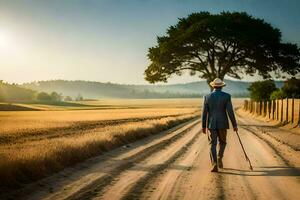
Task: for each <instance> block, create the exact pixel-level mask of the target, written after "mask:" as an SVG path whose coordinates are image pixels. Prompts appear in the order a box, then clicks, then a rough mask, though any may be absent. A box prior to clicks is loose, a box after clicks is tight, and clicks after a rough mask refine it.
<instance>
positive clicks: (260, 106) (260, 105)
mask: <svg viewBox="0 0 300 200" xmlns="http://www.w3.org/2000/svg"><path fill="white" fill-rule="evenodd" d="M261 112H262V103H261V101H259V113H258V114H259V115H261Z"/></svg>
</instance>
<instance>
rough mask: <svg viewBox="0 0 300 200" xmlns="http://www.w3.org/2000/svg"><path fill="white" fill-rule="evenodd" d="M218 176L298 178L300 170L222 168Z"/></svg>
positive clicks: (269, 167) (290, 168)
mask: <svg viewBox="0 0 300 200" xmlns="http://www.w3.org/2000/svg"><path fill="white" fill-rule="evenodd" d="M219 173H220V174H228V175H239V176H300V168H298V167H297V168H295V167H286V166H263V167H257V168H255V169H254V170H253V171H251V170H243V169H234V168H224V169H222V170H220V171H219Z"/></svg>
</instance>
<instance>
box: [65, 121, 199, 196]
mask: <svg viewBox="0 0 300 200" xmlns="http://www.w3.org/2000/svg"><path fill="white" fill-rule="evenodd" d="M198 123H199V120H193V122H192V123H190V124H188V125H187V126H188V127H187V128H186V129H184V130H182V131H180V132H178V133H177V134H175V135H174V136H172V137H171V138H168V139H164V140H162V141H160V142H159V143H157V144H155V145H152V146H149V147H147V148H145V149H143V150H142V151H140V152H138V153H137V154H134V155H132V156H130V157H128V158H126V159H124V160H123V163H122V164H121V165H119V166H117V167H115V168H114V169H113V170H111V171H110V172H109V173H108V174H106V175H104V176H102V177H100V178H99V179H96V180H94V181H93V182H92V183H90V184H88V185H86V186H85V187H84V188H82V189H81V190H80V191H78V192H77V193H75V194H74V195H71V196H69V197H68V198H66V199H68V200H73V199H74V200H76V199H78V200H79V199H80V200H81V199H91V198H93V196H94V195H95V194H99V193H101V192H102V191H103V190H104V189H105V188H106V187H107V186H108V185H110V184H111V183H112V182H113V181H114V180H115V179H116V178H117V177H118V176H120V175H121V174H122V172H123V171H124V170H129V169H130V168H132V167H134V166H135V165H136V164H138V163H140V162H142V161H143V160H145V159H147V158H148V157H150V156H152V155H153V154H156V153H159V152H160V151H161V149H163V148H164V147H166V146H168V145H170V144H172V143H174V142H176V141H178V140H179V139H181V138H182V137H184V136H185V135H186V134H188V133H189V131H190V130H191V129H193V128H194V127H195V126H196V125H197V124H198Z"/></svg>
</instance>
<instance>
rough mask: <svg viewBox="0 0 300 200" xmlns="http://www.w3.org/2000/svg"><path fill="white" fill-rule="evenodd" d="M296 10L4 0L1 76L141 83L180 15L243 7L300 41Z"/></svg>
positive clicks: (215, 1) (243, 0)
mask: <svg viewBox="0 0 300 200" xmlns="http://www.w3.org/2000/svg"><path fill="white" fill-rule="evenodd" d="M299 10H300V1H299V0H284V1H283V0H264V1H262V0H197V1H196V0H195V1H192V0H172V1H171V0H97V1H96V0H47V1H46V0H0V80H1V79H3V80H5V81H8V82H17V83H22V82H29V81H34V80H46V79H47V80H48V79H68V80H75V79H76V80H78V79H80V80H93V81H101V82H108V81H110V82H117V83H129V84H144V83H146V81H145V80H144V76H143V72H144V70H145V68H146V67H147V65H148V64H149V61H148V60H147V56H146V55H147V51H148V48H149V47H151V46H153V45H155V44H156V36H157V35H162V34H164V33H165V31H166V29H167V28H168V27H169V26H170V25H173V24H176V22H177V19H178V17H186V16H187V15H188V14H190V13H192V12H197V11H210V12H212V13H219V12H221V11H246V12H248V13H249V14H251V15H253V16H255V17H260V18H264V19H265V20H266V21H267V22H270V23H271V24H272V25H273V26H275V27H278V28H280V29H281V31H282V34H283V39H284V41H290V42H296V43H298V44H300V14H299ZM194 80H198V78H197V77H189V76H188V75H186V76H183V77H181V78H178V77H174V78H172V79H171V80H170V81H169V82H170V83H178V82H190V81H194ZM245 80H251V78H250V79H249V78H246V79H245Z"/></svg>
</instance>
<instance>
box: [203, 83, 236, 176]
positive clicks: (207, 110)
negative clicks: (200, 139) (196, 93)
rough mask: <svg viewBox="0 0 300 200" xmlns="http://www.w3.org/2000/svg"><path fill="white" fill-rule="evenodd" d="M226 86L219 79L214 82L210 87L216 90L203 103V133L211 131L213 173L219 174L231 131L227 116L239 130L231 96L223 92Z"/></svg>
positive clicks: (234, 127) (234, 128)
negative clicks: (229, 131)
mask: <svg viewBox="0 0 300 200" xmlns="http://www.w3.org/2000/svg"><path fill="white" fill-rule="evenodd" d="M225 85H226V84H225V83H224V82H223V81H222V80H221V79H219V78H216V79H215V80H214V81H212V82H211V83H210V86H211V87H212V88H214V90H213V91H212V92H211V93H210V94H208V95H206V96H205V97H204V102H203V112H202V132H203V133H204V134H206V132H207V129H209V133H208V134H209V140H210V159H211V163H212V169H211V171H212V172H218V167H219V168H223V162H222V158H223V155H224V150H225V147H226V135H227V129H229V123H228V118H227V114H228V116H229V118H230V120H231V123H232V126H233V130H234V131H237V130H238V128H237V124H236V120H235V116H234V112H233V108H232V103H231V96H230V94H228V93H226V92H223V91H222V88H223V87H224V86H225ZM207 118H208V119H207ZM218 140H219V152H218V156H217V150H216V147H217V141H218Z"/></svg>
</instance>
